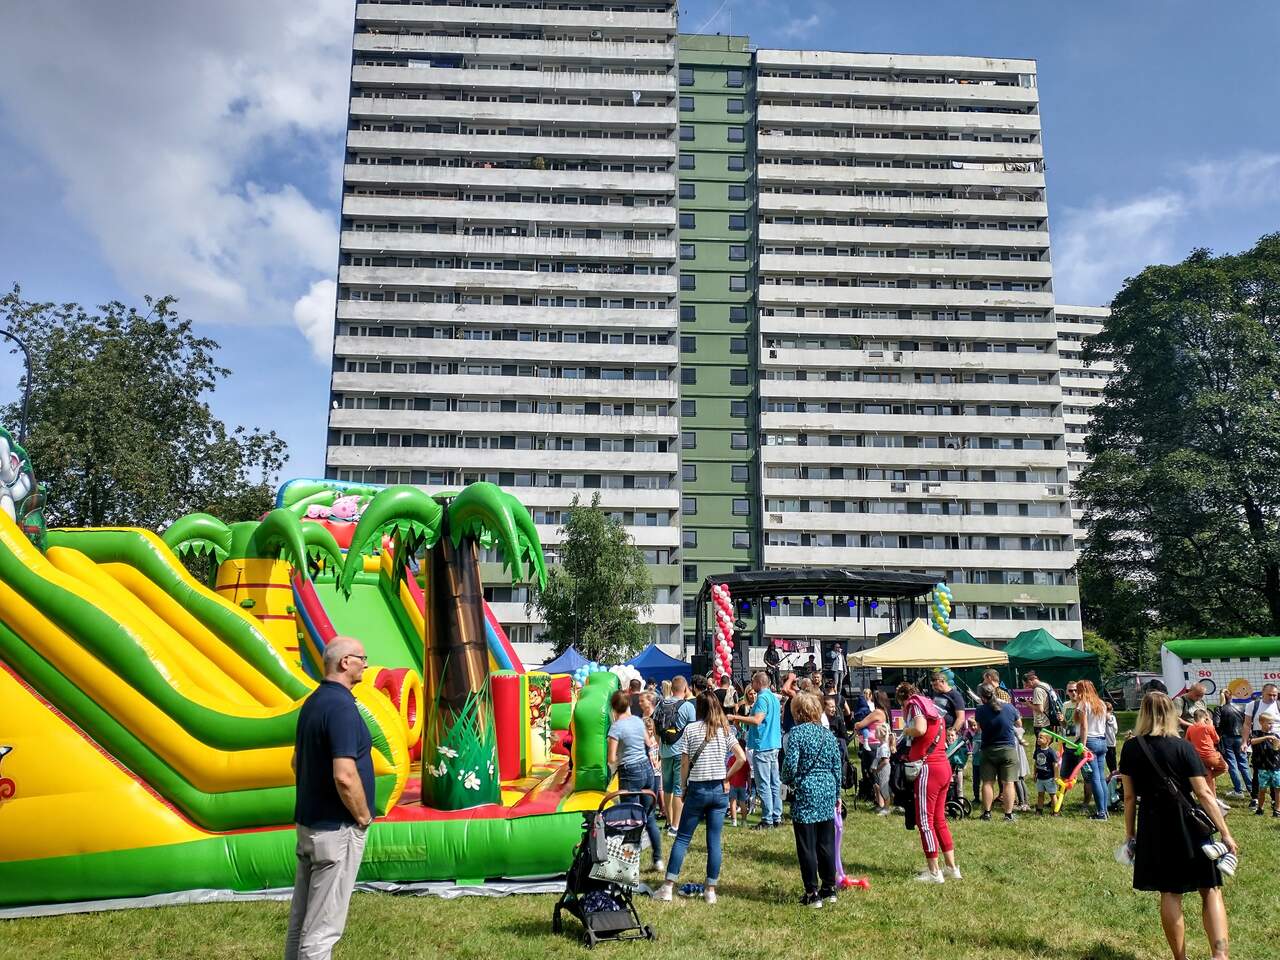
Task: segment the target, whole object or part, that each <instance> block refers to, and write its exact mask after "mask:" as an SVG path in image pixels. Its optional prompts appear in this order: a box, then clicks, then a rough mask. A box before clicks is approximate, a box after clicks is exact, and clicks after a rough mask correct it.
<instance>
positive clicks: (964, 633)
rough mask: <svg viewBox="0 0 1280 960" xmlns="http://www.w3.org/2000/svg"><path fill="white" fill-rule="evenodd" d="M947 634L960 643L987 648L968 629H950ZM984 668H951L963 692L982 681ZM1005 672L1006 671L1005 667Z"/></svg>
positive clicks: (975, 687)
mask: <svg viewBox="0 0 1280 960" xmlns="http://www.w3.org/2000/svg"><path fill="white" fill-rule="evenodd" d="M949 636H950V637H951V639H952V640H958V641H959V642H960V643H964V644H967V645H968V646H971V647H982V648H984V649H988V647H987V645H986V644H985V643H983V642H982V641H981V640H979V639H978V638H977V637H975V636H974V635H973V634H972V633H970V632H969V631H968V630H952V631H951V633H950V634H949ZM985 669H986V668H984V667H964V668H962V669H960V670H953V671H952V673H954V674H955V676H956V681H957V682H958V683H959V684H960V690H961V691H962V692H965V691H968V690H976V689H977V687H978V684H980V683H981V682H982V674H983V671H984V670H985ZM1005 672H1008V671H1007V668H1006V671H1005Z"/></svg>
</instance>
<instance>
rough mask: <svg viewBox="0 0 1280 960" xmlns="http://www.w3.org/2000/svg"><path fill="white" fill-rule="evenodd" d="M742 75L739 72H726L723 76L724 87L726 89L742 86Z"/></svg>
mask: <svg viewBox="0 0 1280 960" xmlns="http://www.w3.org/2000/svg"><path fill="white" fill-rule="evenodd" d="M742 77H743V73H742V71H741V70H728V71H726V72H725V75H724V85H725V86H726V87H740V86H742Z"/></svg>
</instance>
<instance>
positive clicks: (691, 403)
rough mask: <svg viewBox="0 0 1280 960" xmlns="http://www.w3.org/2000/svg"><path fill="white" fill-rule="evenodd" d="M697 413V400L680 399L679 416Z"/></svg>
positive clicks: (690, 415)
mask: <svg viewBox="0 0 1280 960" xmlns="http://www.w3.org/2000/svg"><path fill="white" fill-rule="evenodd" d="M697 415H698V401H697V400H681V401H680V416H682V417H696V416H697Z"/></svg>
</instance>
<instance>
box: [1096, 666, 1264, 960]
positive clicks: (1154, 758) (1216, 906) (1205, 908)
mask: <svg viewBox="0 0 1280 960" xmlns="http://www.w3.org/2000/svg"><path fill="white" fill-rule="evenodd" d="M1091 749H1092V748H1091ZM1120 777H1121V779H1122V780H1123V782H1124V832H1125V841H1126V846H1127V847H1128V848H1129V850H1130V852H1131V853H1132V856H1133V888H1134V889H1135V890H1149V891H1154V892H1158V893H1159V894H1160V924H1161V926H1162V927H1163V928H1164V935H1165V939H1166V940H1168V942H1169V949H1170V950H1171V951H1173V957H1174V960H1186V956H1187V950H1186V931H1185V929H1184V924H1183V919H1182V895H1183V894H1184V893H1190V892H1191V891H1192V890H1198V891H1199V892H1200V900H1201V904H1202V909H1201V918H1202V922H1203V924H1204V932H1205V935H1206V936H1207V937H1208V938H1209V948H1210V950H1211V951H1212V955H1213V956H1212V960H1227V953H1228V946H1229V944H1228V934H1227V908H1226V904H1224V903H1223V900H1222V890H1221V889H1220V888H1221V886H1222V873H1223V871H1227V872H1234V869H1235V857H1236V855H1237V854H1238V853H1239V850H1238V848H1237V847H1236V842H1235V840H1234V839H1232V836H1231V831H1230V830H1229V829H1228V828H1227V823H1226V821H1225V820H1224V819H1223V817H1222V811H1221V810H1219V809H1218V805H1217V803H1216V802H1215V801H1214V798H1213V794H1212V793H1211V792H1210V791H1209V784H1208V781H1207V780H1206V779H1205V771H1204V764H1203V763H1201V761H1200V756H1199V754H1197V753H1196V750H1195V748H1194V747H1193V746H1192V745H1191V744H1190V743H1188V742H1187V741H1186V740H1184V739H1182V729H1181V726H1180V724H1179V723H1178V710H1177V708H1176V707H1175V706H1174V705H1173V701H1172V700H1170V699H1169V697H1168V696H1167V695H1166V694H1163V693H1159V692H1157V691H1152V692H1150V693H1148V694H1147V695H1146V696H1145V697H1143V698H1142V706H1141V709H1140V710H1139V711H1138V722H1137V725H1136V726H1135V727H1134V731H1133V738H1132V739H1130V740H1129V741H1128V742H1127V743H1126V744H1125V746H1124V750H1123V752H1122V753H1121V754H1120ZM1169 780H1172V781H1173V783H1174V785H1175V788H1176V790H1177V792H1178V793H1180V794H1181V798H1179V796H1178V795H1177V794H1175V793H1174V792H1172V791H1170V790H1169V789H1168V781H1169ZM1196 803H1198V804H1199V806H1200V809H1201V810H1203V811H1204V812H1205V813H1206V814H1207V815H1208V817H1209V819H1210V820H1211V821H1212V822H1213V824H1214V826H1215V827H1216V828H1217V831H1218V833H1219V835H1220V836H1221V842H1220V843H1209V842H1207V841H1206V838H1205V837H1203V836H1201V835H1199V834H1198V833H1197V831H1196V830H1195V829H1194V827H1193V826H1191V825H1190V824H1189V822H1188V821H1189V817H1190V813H1189V811H1188V809H1187V805H1189V804H1190V805H1194V804H1196ZM1139 811H1141V816H1138V814H1139ZM1220 867H1221V869H1219V868H1220Z"/></svg>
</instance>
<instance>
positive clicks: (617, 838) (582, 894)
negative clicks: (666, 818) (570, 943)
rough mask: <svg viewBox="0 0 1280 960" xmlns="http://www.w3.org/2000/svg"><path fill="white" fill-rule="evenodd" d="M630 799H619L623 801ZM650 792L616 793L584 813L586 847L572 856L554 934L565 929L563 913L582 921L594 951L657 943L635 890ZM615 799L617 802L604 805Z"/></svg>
mask: <svg viewBox="0 0 1280 960" xmlns="http://www.w3.org/2000/svg"><path fill="white" fill-rule="evenodd" d="M624 797H625V798H628V799H619V798H624ZM646 798H647V800H648V802H650V803H653V802H656V800H657V797H656V796H655V794H654V792H653V791H652V790H615V791H614V792H613V793H607V794H605V795H604V797H602V798H601V800H600V806H599V807H598V808H596V809H595V810H590V811H587V812H585V813H584V814H583V818H584V820H585V823H584V825H583V830H582V842H581V843H580V844H578V848H577V850H575V851H574V855H573V865H572V866H571V867H569V874H568V876H567V877H566V878H565V886H564V894H563V895H561V897H560V899H559V900H557V901H556V906H555V912H554V913H553V914H552V917H551V929H552V930H554V931H555V932H556V933H560V932H561V930H563V929H564V924H563V923H562V921H561V916H560V915H561V913H562V912H563V911H565V910H568V911H569V912H570V913H571V914H573V915H574V916H575V917H577V918H578V919H579V920H580V921H582V927H583V934H582V942H583V943H585V944H586V945H587V948H588V949H590V948H591V947H594V946H595V945H596V944H597V943H599V942H600V941H601V940H644V939H648V940H654V939H656V937H655V934H654V932H653V928H652V927H650V926H648V925H647V924H642V923H641V922H640V916H639V914H637V913H636V907H635V904H634V903H633V902H632V890H633V889H634V888H635V887H636V886H638V885H639V883H640V839H641V837H642V836H643V835H644V825H645V819H646V817H647V815H648V812H647V811H648V808H647V807H646V805H645V803H646ZM614 799H619V802H618V803H617V804H616V805H614V806H612V807H607V808H606V805H607V804H608V803H609V802H610V801H611V800H614Z"/></svg>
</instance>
